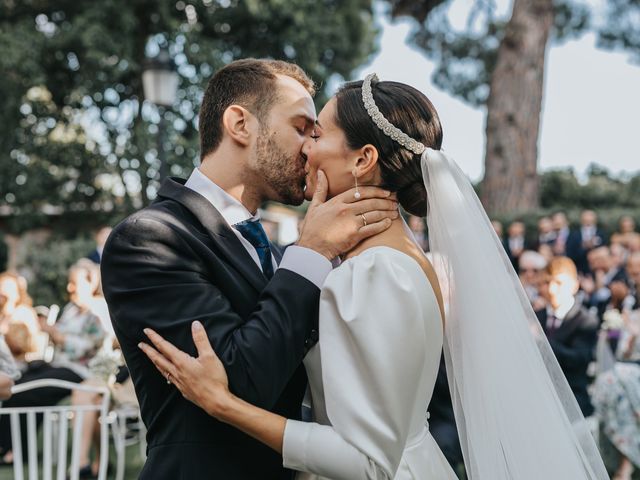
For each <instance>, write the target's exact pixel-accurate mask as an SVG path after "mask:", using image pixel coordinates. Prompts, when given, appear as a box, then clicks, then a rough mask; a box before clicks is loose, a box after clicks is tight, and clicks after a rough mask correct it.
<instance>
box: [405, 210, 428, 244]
mask: <svg viewBox="0 0 640 480" xmlns="http://www.w3.org/2000/svg"><path fill="white" fill-rule="evenodd" d="M407 224H408V225H409V229H410V230H411V232H412V233H413V238H415V239H416V242H418V245H420V248H422V251H423V252H428V251H429V239H428V238H427V227H426V226H425V224H424V219H423V218H420V217H416V216H415V215H409V219H408V220H407Z"/></svg>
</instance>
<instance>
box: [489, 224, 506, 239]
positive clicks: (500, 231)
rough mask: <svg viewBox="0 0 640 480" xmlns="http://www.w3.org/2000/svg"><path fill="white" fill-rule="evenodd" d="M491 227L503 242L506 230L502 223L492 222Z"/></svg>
mask: <svg viewBox="0 0 640 480" xmlns="http://www.w3.org/2000/svg"><path fill="white" fill-rule="evenodd" d="M491 226H492V227H493V230H494V231H495V232H496V235H497V236H498V238H499V239H500V241H502V239H503V238H504V229H503V228H502V223H501V222H500V221H499V220H491Z"/></svg>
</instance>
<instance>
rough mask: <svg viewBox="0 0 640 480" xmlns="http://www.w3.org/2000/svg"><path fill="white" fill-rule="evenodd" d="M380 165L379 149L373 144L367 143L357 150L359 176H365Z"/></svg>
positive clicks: (356, 165)
mask: <svg viewBox="0 0 640 480" xmlns="http://www.w3.org/2000/svg"><path fill="white" fill-rule="evenodd" d="M377 165H378V149H377V148H376V147H374V146H373V145H371V144H367V145H365V146H364V147H362V148H360V149H359V150H358V151H357V157H356V164H355V165H354V167H355V169H356V171H357V174H358V177H362V176H365V175H367V174H369V173H371V172H373V170H374V169H375V168H376V166H377Z"/></svg>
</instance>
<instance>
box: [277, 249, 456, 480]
mask: <svg viewBox="0 0 640 480" xmlns="http://www.w3.org/2000/svg"><path fill="white" fill-rule="evenodd" d="M442 342H443V331H442V321H441V316H440V310H439V307H438V302H437V300H436V296H435V294H434V291H433V289H432V287H431V285H430V283H429V281H428V279H427V277H426V275H425V273H424V271H423V270H422V268H421V267H420V265H419V264H418V263H417V262H416V261H415V260H414V259H413V258H411V257H410V256H408V255H406V254H404V253H402V252H400V251H398V250H395V249H392V248H389V247H373V248H370V249H368V250H366V251H364V252H363V253H361V254H360V255H358V256H355V257H353V258H350V259H349V260H347V261H345V262H344V263H343V264H342V265H341V266H340V267H339V268H337V269H335V270H334V271H333V272H331V274H330V275H329V276H328V278H327V280H326V283H325V285H324V287H323V289H322V295H321V299H320V340H319V342H318V344H317V345H316V346H315V347H313V348H312V349H311V350H310V351H309V353H308V354H307V356H306V358H305V360H304V364H305V367H306V369H307V373H308V376H309V389H310V394H311V402H312V412H313V418H314V422H315V423H306V422H300V421H294V420H288V421H287V425H286V429H285V435H284V445H283V460H284V465H285V466H286V467H288V468H291V469H294V470H298V471H300V472H301V473H299V474H298V476H297V477H296V478H297V480H327V479H330V480H358V479H397V480H409V479H415V480H453V479H456V476H455V474H454V472H453V470H452V469H451V467H450V466H449V464H448V463H447V461H446V459H445V457H444V455H443V454H442V452H441V451H440V449H439V448H438V445H437V444H436V443H435V441H434V439H433V437H432V436H431V434H430V433H429V430H428V423H427V420H426V416H427V407H428V404H429V401H430V399H431V395H432V393H433V388H434V384H435V380H436V375H437V373H438V366H439V362H440V355H441V352H442Z"/></svg>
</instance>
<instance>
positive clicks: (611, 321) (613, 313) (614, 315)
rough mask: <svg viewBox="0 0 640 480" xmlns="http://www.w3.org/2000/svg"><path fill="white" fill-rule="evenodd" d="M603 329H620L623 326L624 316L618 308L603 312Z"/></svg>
mask: <svg viewBox="0 0 640 480" xmlns="http://www.w3.org/2000/svg"><path fill="white" fill-rule="evenodd" d="M601 328H602V329H603V330H622V329H623V328H624V318H622V314H621V313H620V311H619V310H618V309H615V308H613V309H611V310H607V311H606V312H604V315H603V317H602V326H601Z"/></svg>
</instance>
